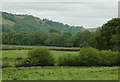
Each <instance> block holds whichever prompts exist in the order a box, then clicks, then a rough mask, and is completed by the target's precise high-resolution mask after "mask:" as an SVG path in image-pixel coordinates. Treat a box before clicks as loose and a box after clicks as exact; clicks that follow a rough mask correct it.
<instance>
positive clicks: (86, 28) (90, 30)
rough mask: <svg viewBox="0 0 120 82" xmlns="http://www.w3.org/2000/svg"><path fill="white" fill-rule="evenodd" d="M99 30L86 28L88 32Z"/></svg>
mask: <svg viewBox="0 0 120 82" xmlns="http://www.w3.org/2000/svg"><path fill="white" fill-rule="evenodd" d="M96 29H97V28H85V30H88V31H90V32H95V31H96Z"/></svg>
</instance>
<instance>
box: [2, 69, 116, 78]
mask: <svg viewBox="0 0 120 82" xmlns="http://www.w3.org/2000/svg"><path fill="white" fill-rule="evenodd" d="M2 79H3V80H118V67H21V68H3V74H2Z"/></svg>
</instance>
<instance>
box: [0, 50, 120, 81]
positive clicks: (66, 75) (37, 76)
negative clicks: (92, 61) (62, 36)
mask: <svg viewBox="0 0 120 82" xmlns="http://www.w3.org/2000/svg"><path fill="white" fill-rule="evenodd" d="M27 53H28V50H2V57H3V58H6V57H7V59H6V60H4V63H5V64H8V63H9V64H10V65H11V66H12V65H13V64H14V59H15V58H19V57H21V58H26V57H27ZM51 53H52V54H53V56H54V57H55V59H57V58H58V57H59V56H61V55H69V54H71V55H72V54H74V55H77V54H78V52H73V51H70V52H69V51H51ZM11 58H12V59H11ZM18 62H19V61H18ZM11 66H10V67H7V68H3V69H2V72H3V73H2V79H3V80H118V67H56V66H55V67H20V68H15V67H14V66H13V67H11Z"/></svg>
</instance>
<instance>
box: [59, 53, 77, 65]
mask: <svg viewBox="0 0 120 82" xmlns="http://www.w3.org/2000/svg"><path fill="white" fill-rule="evenodd" d="M57 65H58V66H78V57H77V55H71V54H70V55H69V54H68V55H67V54H66V55H63V56H60V57H59V58H58V59H57Z"/></svg>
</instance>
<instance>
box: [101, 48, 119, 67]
mask: <svg viewBox="0 0 120 82" xmlns="http://www.w3.org/2000/svg"><path fill="white" fill-rule="evenodd" d="M100 56H101V61H102V63H101V65H103V66H113V65H117V58H118V52H113V51H111V50H108V51H107V50H103V51H101V52H100Z"/></svg>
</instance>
